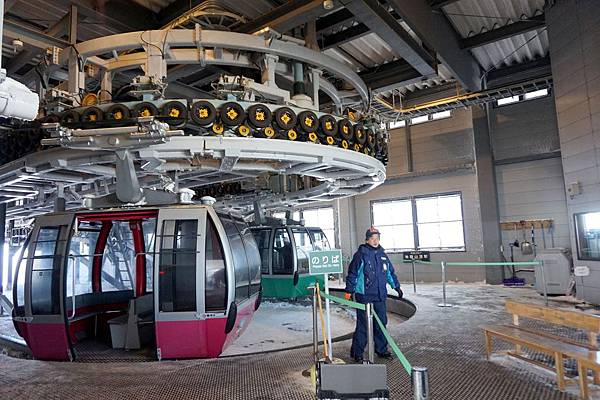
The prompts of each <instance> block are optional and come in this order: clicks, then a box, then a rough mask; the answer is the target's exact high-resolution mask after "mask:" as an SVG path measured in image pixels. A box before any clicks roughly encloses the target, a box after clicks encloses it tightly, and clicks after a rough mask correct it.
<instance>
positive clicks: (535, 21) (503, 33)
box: [460, 14, 546, 49]
mask: <svg viewBox="0 0 600 400" xmlns="http://www.w3.org/2000/svg"><path fill="white" fill-rule="evenodd" d="M544 26H546V19H545V16H544V14H540V15H536V16H535V17H531V18H530V19H526V20H521V21H517V22H513V23H512V24H510V25H505V26H502V27H500V28H496V29H492V30H490V31H487V32H483V33H480V34H478V35H474V36H469V37H467V38H464V39H462V40H461V41H460V48H461V49H473V48H475V47H480V46H484V45H486V44H489V43H494V42H497V41H499V40H502V39H506V38H509V37H511V36H515V35H520V34H522V33H525V32H529V31H533V30H536V29H540V28H542V27H544Z"/></svg>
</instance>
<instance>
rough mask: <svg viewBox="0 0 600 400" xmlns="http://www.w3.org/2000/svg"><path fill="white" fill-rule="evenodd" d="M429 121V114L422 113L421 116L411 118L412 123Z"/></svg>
mask: <svg viewBox="0 0 600 400" xmlns="http://www.w3.org/2000/svg"><path fill="white" fill-rule="evenodd" d="M427 121H429V115H421V116H420V117H414V118H411V120H410V123H411V124H413V125H416V124H421V123H423V122H427Z"/></svg>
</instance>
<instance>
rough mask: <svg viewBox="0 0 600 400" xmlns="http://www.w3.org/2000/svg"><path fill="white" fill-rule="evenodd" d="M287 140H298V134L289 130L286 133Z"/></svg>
mask: <svg viewBox="0 0 600 400" xmlns="http://www.w3.org/2000/svg"><path fill="white" fill-rule="evenodd" d="M287 138H288V140H296V139H298V133H297V132H296V131H295V130H293V129H290V130H289V131H288V132H287Z"/></svg>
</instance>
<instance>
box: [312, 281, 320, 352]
mask: <svg viewBox="0 0 600 400" xmlns="http://www.w3.org/2000/svg"><path fill="white" fill-rule="evenodd" d="M317 314H318V313H317V287H316V286H315V287H314V288H313V353H314V356H315V363H317V362H318V361H319V332H318V324H319V322H318V315H317Z"/></svg>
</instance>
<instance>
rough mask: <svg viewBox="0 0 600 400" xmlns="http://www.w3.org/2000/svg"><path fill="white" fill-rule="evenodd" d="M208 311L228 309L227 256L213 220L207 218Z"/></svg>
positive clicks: (206, 295) (206, 296)
mask: <svg viewBox="0 0 600 400" xmlns="http://www.w3.org/2000/svg"><path fill="white" fill-rule="evenodd" d="M204 254H205V258H206V283H205V309H206V311H223V310H225V309H226V307H227V270H226V269H225V254H224V253H223V245H222V244H221V239H220V238H219V233H218V232H217V228H216V227H215V223H214V222H213V220H212V219H211V218H210V217H209V216H207V224H206V247H205V253H204Z"/></svg>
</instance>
